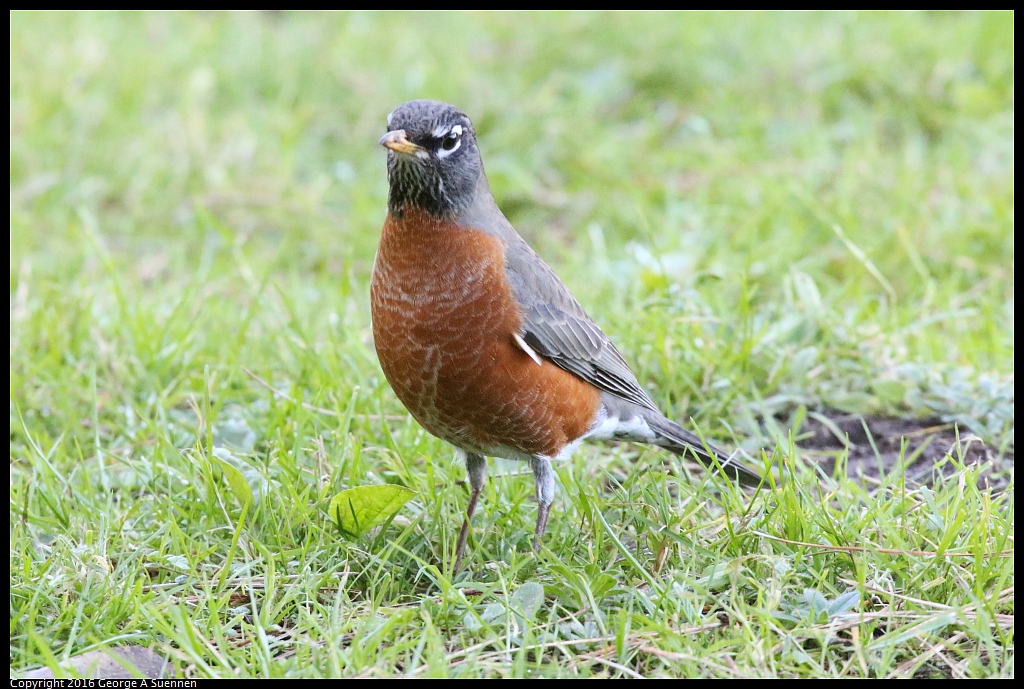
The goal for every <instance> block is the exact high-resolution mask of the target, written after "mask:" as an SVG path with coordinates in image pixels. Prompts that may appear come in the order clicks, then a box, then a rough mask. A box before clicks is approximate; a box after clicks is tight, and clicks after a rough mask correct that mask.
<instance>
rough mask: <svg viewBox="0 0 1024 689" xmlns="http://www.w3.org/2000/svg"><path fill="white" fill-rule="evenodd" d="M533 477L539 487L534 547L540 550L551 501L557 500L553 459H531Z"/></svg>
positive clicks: (537, 487)
mask: <svg viewBox="0 0 1024 689" xmlns="http://www.w3.org/2000/svg"><path fill="white" fill-rule="evenodd" d="M530 468H531V469H533V478H534V480H535V481H536V489H537V529H536V530H535V531H534V536H533V549H534V550H535V551H537V552H538V553H539V552H540V541H541V539H542V538H544V531H545V530H546V529H547V527H548V515H549V514H551V503H553V502H554V501H555V472H554V470H553V469H552V468H551V460H550V459H547V458H546V457H534V458H533V459H531V460H530Z"/></svg>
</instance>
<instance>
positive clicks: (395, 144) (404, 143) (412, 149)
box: [380, 129, 426, 156]
mask: <svg viewBox="0 0 1024 689" xmlns="http://www.w3.org/2000/svg"><path fill="white" fill-rule="evenodd" d="M380 145H381V146H383V147H384V148H386V149H388V150H390V151H394V152H395V153H402V154H404V155H410V156H411V155H416V154H417V153H419V152H420V151H425V150H426V149H424V148H423V147H422V146H417V145H416V144H414V143H413V142H411V141H409V139H407V138H405V130H404V129H396V130H395V131H393V132H388V133H387V134H385V135H384V136H382V137H381V138H380Z"/></svg>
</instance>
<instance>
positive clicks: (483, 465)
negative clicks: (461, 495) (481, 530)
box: [453, 452, 487, 572]
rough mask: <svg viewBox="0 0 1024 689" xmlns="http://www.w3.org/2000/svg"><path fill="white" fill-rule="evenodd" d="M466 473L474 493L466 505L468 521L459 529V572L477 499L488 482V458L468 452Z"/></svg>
mask: <svg viewBox="0 0 1024 689" xmlns="http://www.w3.org/2000/svg"><path fill="white" fill-rule="evenodd" d="M466 475H467V476H468V477H469V487H470V489H471V490H472V493H471V494H470V496H469V504H468V505H467V506H466V521H464V522H462V529H461V530H460V531H459V542H458V544H456V546H455V569H454V570H453V572H458V571H459V567H460V566H461V565H462V551H463V550H464V549H465V547H466V539H467V538H468V537H469V522H470V520H471V519H472V518H473V512H475V511H476V503H477V500H479V499H480V493H481V491H483V489H484V484H485V483H486V482H487V459H486V458H484V456H483V455H478V454H476V453H475V452H467V453H466Z"/></svg>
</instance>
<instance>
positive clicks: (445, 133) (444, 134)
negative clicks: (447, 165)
mask: <svg viewBox="0 0 1024 689" xmlns="http://www.w3.org/2000/svg"><path fill="white" fill-rule="evenodd" d="M431 134H433V135H434V138H435V139H442V140H443V141H448V140H450V139H451V137H452V136H454V137H455V145H454V146H452V147H451V148H445V147H444V146H443V145H442V146H441V148H438V149H437V157H438V158H439V159H443V158H447V157H448V156H450V155H451V154H452V153H455V151H457V150H459V149H460V148H461V147H462V125H461V124H457V125H455V126H454V127H452V128H451V129H448V130H446V129H444V128H443V127H438V128H437V129H435V130H434V131H433V132H431Z"/></svg>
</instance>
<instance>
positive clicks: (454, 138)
mask: <svg viewBox="0 0 1024 689" xmlns="http://www.w3.org/2000/svg"><path fill="white" fill-rule="evenodd" d="M458 143H459V132H454V131H453V132H452V133H451V134H449V135H448V136H446V137H444V141H442V142H441V148H443V149H444V150H446V151H452V150H455V146H456V145H457V144H458Z"/></svg>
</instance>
